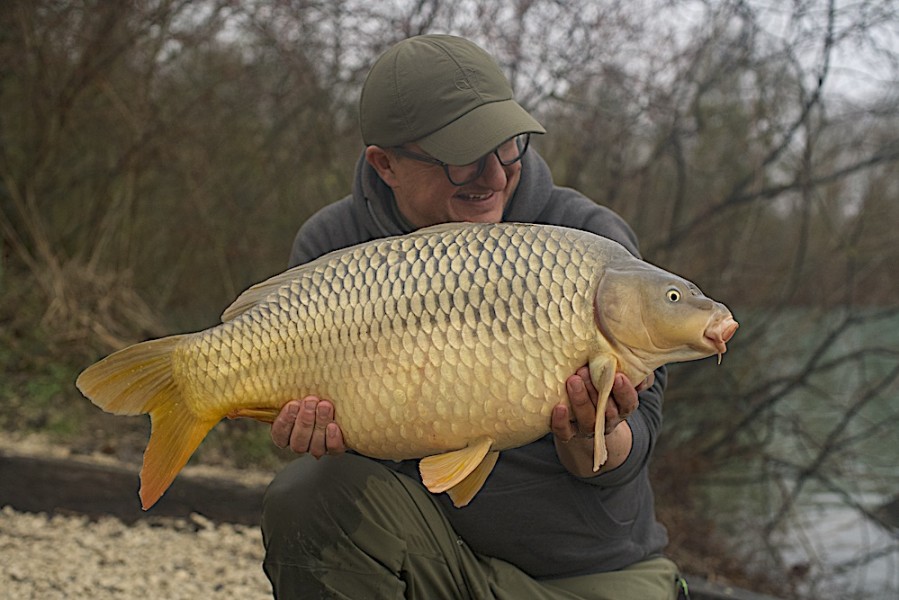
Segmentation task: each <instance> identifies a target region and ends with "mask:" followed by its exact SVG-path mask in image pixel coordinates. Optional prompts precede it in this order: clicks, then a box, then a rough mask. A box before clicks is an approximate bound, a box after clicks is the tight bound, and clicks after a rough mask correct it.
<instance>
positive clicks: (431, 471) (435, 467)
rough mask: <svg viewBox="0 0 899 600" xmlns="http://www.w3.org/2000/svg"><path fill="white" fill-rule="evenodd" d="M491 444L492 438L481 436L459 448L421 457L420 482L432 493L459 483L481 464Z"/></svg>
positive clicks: (442, 490)
mask: <svg viewBox="0 0 899 600" xmlns="http://www.w3.org/2000/svg"><path fill="white" fill-rule="evenodd" d="M492 445H493V439H492V438H489V437H487V436H483V437H479V438H477V439H475V440H472V441H471V442H470V443H469V444H468V446H466V447H465V448H462V449H461V450H453V451H451V452H444V453H443V454H435V455H434V456H428V457H426V458H423V459H421V462H419V464H418V470H419V472H420V473H421V481H422V483H424V484H425V487H426V488H428V490H429V491H431V492H432V493H434V494H439V493H441V492H445V491H446V490H448V489H450V488H452V487H455V486H457V485H459V484H460V483H462V481H463V480H464V479H465V478H466V477H468V476H469V475H470V474H471V472H472V471H474V470H475V469H476V468H477V467H478V465H480V464H481V462H482V461H483V460H484V457H485V456H487V453H488V452H489V451H490V447H491V446H492Z"/></svg>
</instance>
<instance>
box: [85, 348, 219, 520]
mask: <svg viewBox="0 0 899 600" xmlns="http://www.w3.org/2000/svg"><path fill="white" fill-rule="evenodd" d="M185 337H187V336H184V335H176V336H171V337H167V338H162V339H159V340H151V341H149V342H143V343H140V344H136V345H134V346H130V347H128V348H125V349H124V350H119V351H118V352H115V353H113V354H111V355H109V356H107V357H106V358H104V359H103V360H101V361H100V362H98V363H96V364H94V365H91V366H90V367H88V368H87V369H85V370H84V372H83V373H81V375H79V376H78V380H77V381H76V382H75V385H77V386H78V389H79V390H81V393H82V394H84V395H85V396H87V397H88V398H90V400H91V402H93V403H94V404H96V405H97V406H99V407H100V408H102V409H103V410H105V411H107V412H110V413H114V414H117V415H138V414H149V415H150V423H151V429H150V441H149V443H148V444H147V449H146V450H145V451H144V464H143V467H142V468H141V472H140V480H141V486H140V498H141V505H142V506H143V508H144V510H147V509H148V508H150V507H151V506H153V505H154V504H155V503H156V501H157V500H159V498H160V496H162V494H163V493H164V492H165V491H166V490H167V489H168V487H169V486H170V485H171V484H172V481H173V480H174V479H175V476H176V475H178V472H179V471H181V469H182V468H183V467H184V465H185V464H187V461H188V459H189V458H190V456H191V455H192V454H193V453H194V450H196V449H197V446H199V445H200V442H202V441H203V438H205V437H206V434H207V433H209V430H210V429H212V428H213V427H214V426H215V424H216V423H218V422H219V420H220V419H221V416H215V417H210V416H205V415H198V414H196V412H195V411H194V410H193V407H191V406H189V405H188V402H186V400H185V398H184V397H183V395H182V393H181V390H180V389H179V388H178V383H177V382H176V381H175V379H174V378H173V376H172V351H173V350H174V348H175V347H176V346H177V345H178V344H179V342H181V341H182V340H183V339H184V338H185Z"/></svg>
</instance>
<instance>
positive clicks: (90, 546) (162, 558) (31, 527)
mask: <svg viewBox="0 0 899 600" xmlns="http://www.w3.org/2000/svg"><path fill="white" fill-rule="evenodd" d="M0 451H5V452H7V453H9V452H13V451H15V452H16V453H18V454H26V455H42V456H47V455H53V456H57V457H58V456H63V457H64V456H67V454H68V451H67V450H66V449H65V448H59V447H56V446H55V445H53V444H50V443H48V442H46V441H45V440H44V439H42V438H41V437H40V436H28V437H18V436H17V437H15V438H11V437H10V436H9V435H0ZM93 460H96V461H97V462H104V460H105V459H104V458H103V457H95V458H94V459H93ZM136 468H137V467H136V466H135V469H136ZM187 471H189V472H194V473H198V474H206V475H208V474H210V472H211V473H213V474H215V473H219V471H218V470H216V469H204V468H203V467H188V469H187ZM222 476H227V477H229V478H232V479H236V480H241V479H243V480H244V481H246V482H248V483H250V482H252V483H260V482H267V481H268V480H269V479H270V478H271V474H267V473H246V472H236V471H226V474H225V475H222ZM0 503H2V499H0ZM262 556H263V548H262V536H261V534H260V532H259V529H258V527H249V526H244V525H231V524H223V523H214V522H212V521H210V520H208V519H206V518H205V517H203V516H202V515H192V516H191V517H190V518H189V519H175V518H165V517H155V518H154V517H148V518H146V519H143V520H141V521H138V522H137V523H135V524H133V525H126V524H124V523H123V522H121V521H120V520H118V519H116V518H113V517H102V518H99V519H91V518H88V517H85V516H79V515H60V514H56V515H47V514H43V513H40V514H31V513H24V512H21V511H17V510H15V509H13V508H12V507H10V506H3V507H2V508H0V598H2V599H3V600H6V599H10V600H19V599H32V598H33V599H41V600H53V599H57V598H60V599H62V598H64V599H67V600H68V599H76V600H80V599H82V598H84V599H91V600H94V599H96V600H104V599H112V598H115V599H116V600H122V599H131V598H165V599H181V598H184V599H188V598H189V599H191V600H193V599H196V598H228V599H230V598H239V599H241V600H243V599H247V600H255V599H264V598H268V599H270V598H271V597H272V596H271V586H270V585H269V583H268V580H267V579H266V578H265V574H264V573H263V571H262Z"/></svg>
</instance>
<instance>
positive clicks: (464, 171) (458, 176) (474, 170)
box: [445, 133, 531, 185]
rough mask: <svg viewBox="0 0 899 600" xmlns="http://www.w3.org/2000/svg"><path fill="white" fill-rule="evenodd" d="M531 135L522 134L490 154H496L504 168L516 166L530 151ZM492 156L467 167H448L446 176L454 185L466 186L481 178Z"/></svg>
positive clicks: (486, 156) (488, 155)
mask: <svg viewBox="0 0 899 600" xmlns="http://www.w3.org/2000/svg"><path fill="white" fill-rule="evenodd" d="M530 139H531V134H529V133H522V134H521V135H517V136H515V137H513V138H512V139H509V140H506V141H505V142H503V143H502V144H500V145H499V146H498V147H497V148H496V149H495V150H494V151H493V152H491V153H490V154H496V157H497V158H498V159H499V163H500V164H501V165H503V166H504V167H508V166H510V165H513V164H515V163H516V162H518V161H519V160H521V157H522V155H524V153H525V152H526V151H527V149H528V143H529V142H530ZM490 154H486V155H484V156H482V157H481V158H479V159H478V160H476V161H474V162H473V163H469V164H467V165H446V167H445V168H446V174H447V176H448V177H449V180H450V182H451V183H452V184H453V185H466V184H468V183H471V182H472V181H474V180H475V179H477V178H478V177H480V176H481V174H482V173H483V172H484V169H485V168H486V166H487V159H488V158H490Z"/></svg>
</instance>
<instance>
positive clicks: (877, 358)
mask: <svg viewBox="0 0 899 600" xmlns="http://www.w3.org/2000/svg"><path fill="white" fill-rule="evenodd" d="M756 316H758V315H756ZM846 316H847V315H846V314H845V313H842V312H839V311H834V312H831V313H826V314H817V315H816V314H813V313H811V312H803V311H793V312H791V313H789V314H782V315H779V316H776V317H772V316H771V315H765V316H764V317H763V320H762V321H761V322H762V323H763V325H764V327H765V330H764V331H762V330H760V329H757V330H755V331H753V330H751V329H750V328H745V329H741V331H740V332H739V334H738V336H737V337H736V338H735V339H734V341H733V343H732V344H731V351H732V352H733V354H734V356H731V355H730V353H729V355H728V357H727V359H726V360H725V366H724V367H722V369H725V370H728V369H729V371H727V372H728V376H730V377H732V378H733V377H736V381H735V382H734V381H731V382H730V383H731V385H732V386H733V385H736V387H737V389H738V390H741V391H740V392H738V393H737V394H736V397H737V400H736V402H737V403H738V409H737V410H736V411H734V413H732V414H730V415H729V416H728V414H727V411H724V412H722V419H724V420H725V422H727V421H729V422H738V421H739V418H740V417H741V416H742V415H744V414H749V413H752V414H753V415H754V418H753V419H751V420H750V421H749V422H747V424H746V426H745V427H744V428H742V429H741V430H740V431H739V432H735V433H734V434H733V440H730V439H728V440H727V442H733V443H732V445H730V446H729V445H727V444H722V445H721V448H722V449H723V450H719V456H721V453H725V454H726V452H727V449H728V448H737V447H738V446H740V447H742V448H743V449H744V450H746V449H748V451H746V452H745V453H743V454H740V455H739V456H738V457H736V458H735V459H734V460H732V461H731V462H730V463H729V464H730V465H731V466H730V467H728V472H727V473H719V474H718V475H717V476H715V477H713V478H710V479H709V480H708V481H707V482H706V483H705V484H704V485H703V487H702V489H703V490H704V492H705V495H706V498H705V501H706V506H707V508H708V510H709V511H712V514H715V515H718V516H720V526H721V528H722V529H723V530H724V531H727V532H730V533H731V534H732V535H733V536H734V539H741V540H746V539H747V537H748V538H750V539H751V540H752V541H753V542H754V543H756V544H757V546H761V547H766V548H767V549H768V551H767V556H766V559H767V560H768V561H769V563H770V564H771V565H772V566H775V565H776V566H777V567H779V568H783V567H786V568H788V569H790V570H791V572H792V573H793V578H792V581H791V585H792V586H793V587H794V589H796V590H797V591H799V592H801V593H803V594H804V597H809V598H816V599H821V600H825V599H830V598H840V599H841V600H843V599H852V598H858V599H864V600H897V598H899V529H897V528H896V525H895V524H894V525H893V526H892V527H890V526H888V525H885V524H884V523H883V522H882V521H880V519H878V518H876V515H875V512H876V511H877V509H878V508H879V507H880V506H882V505H884V504H886V503H887V502H889V501H890V500H892V499H893V498H896V497H897V496H899V435H897V433H896V431H897V430H899V312H892V313H884V312H883V311H881V312H875V311H869V312H867V313H858V314H856V315H852V316H851V318H850V320H848V321H847V320H846ZM743 320H744V321H745V322H746V323H752V322H753V317H751V316H750V317H745V315H744V319H743ZM746 329H750V330H749V331H746ZM741 336H742V337H743V338H746V340H747V341H746V344H747V345H746V347H743V346H740V343H741ZM740 355H742V358H741V356H740ZM728 359H730V363H731V364H727V361H728ZM734 363H736V364H734ZM806 372H808V376H807V377H803V376H802V374H803V373H806ZM765 383H770V385H769V386H767V387H766V386H765V385H764V384H765ZM705 384H706V385H718V386H719V387H720V385H721V382H718V383H717V384H715V383H709V382H705ZM750 390H756V393H748V391H750ZM741 394H744V395H743V396H741ZM740 398H742V399H743V400H744V404H743V405H739V402H740ZM766 402H767V404H766ZM760 406H764V409H759V407H760ZM731 409H733V407H731ZM666 427H667V424H666ZM723 460H724V461H725V462H726V461H727V458H726V456H725V458H724V459H723ZM762 562H764V561H762Z"/></svg>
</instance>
